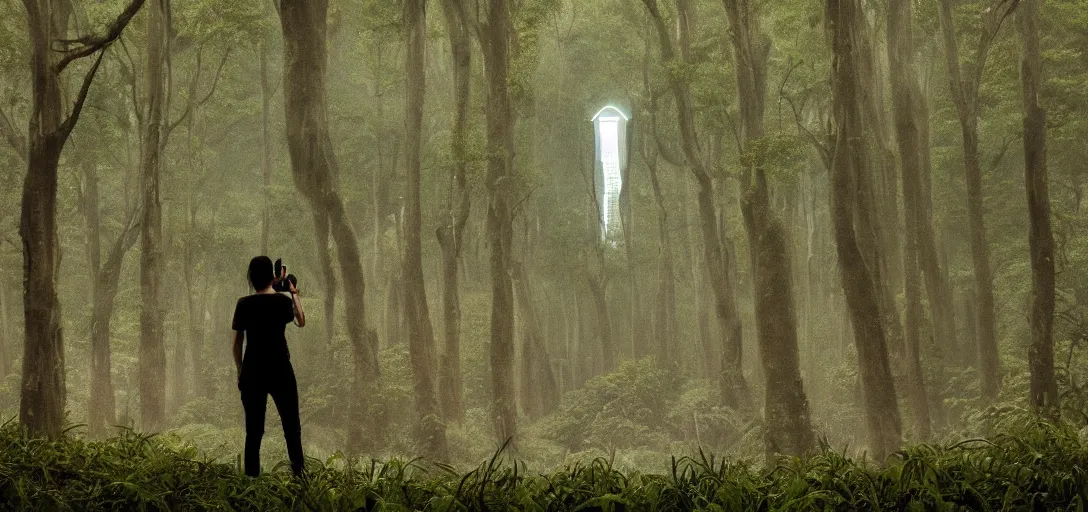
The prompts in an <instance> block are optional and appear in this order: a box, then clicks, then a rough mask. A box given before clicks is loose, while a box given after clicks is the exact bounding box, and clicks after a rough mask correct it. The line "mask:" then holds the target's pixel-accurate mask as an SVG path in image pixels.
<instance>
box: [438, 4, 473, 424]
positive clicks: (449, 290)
mask: <svg viewBox="0 0 1088 512" xmlns="http://www.w3.org/2000/svg"><path fill="white" fill-rule="evenodd" d="M442 12H443V14H444V15H445V18H446V26H447V30H448V31H449V37H450V50H451V55H450V58H451V61H452V67H453V98H454V104H455V110H454V117H453V134H452V136H451V138H452V154H453V160H454V162H453V165H452V166H451V167H450V169H451V171H450V196H449V199H448V203H447V209H446V215H445V223H444V224H442V225H441V226H439V228H438V230H437V232H436V234H437V237H438V245H439V247H440V248H441V250H442V318H443V325H444V327H445V344H446V347H445V351H443V353H442V356H441V360H442V364H441V369H440V370H439V377H438V378H439V386H438V389H439V390H440V392H441V406H442V409H443V415H444V417H445V418H446V419H447V420H452V421H458V422H459V421H461V418H462V416H463V414H464V409H463V406H462V405H461V402H462V397H463V394H464V392H463V390H462V377H461V295H460V290H459V286H460V275H459V274H460V272H459V271H460V265H461V249H462V247H463V246H464V236H465V227H466V226H468V217H469V213H470V208H471V196H470V195H469V189H468V156H467V152H466V145H467V144H468V109H469V103H470V102H471V100H472V89H471V84H472V82H471V78H472V40H471V39H470V37H469V25H468V20H467V18H466V12H465V6H464V3H463V0H443V2H442Z"/></svg>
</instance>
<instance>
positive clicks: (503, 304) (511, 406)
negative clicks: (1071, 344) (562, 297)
mask: <svg viewBox="0 0 1088 512" xmlns="http://www.w3.org/2000/svg"><path fill="white" fill-rule="evenodd" d="M488 6H489V8H488V12H487V23H486V26H484V27H482V28H481V31H480V46H481V47H482V49H483V55H484V66H485V68H486V70H487V80H486V81H487V106H486V109H485V112H486V117H487V145H488V157H487V190H488V205H487V237H488V244H489V245H490V250H491V255H490V267H491V338H490V339H491V354H490V361H491V392H492V398H493V402H494V414H495V434H496V436H497V438H498V441H499V443H504V442H507V441H512V440H513V439H514V437H515V436H516V435H517V423H516V421H517V405H516V404H515V403H514V376H513V374H514V291H513V283H512V282H511V279H510V263H511V252H512V242H513V226H512V223H513V212H512V205H511V201H512V199H513V198H512V197H511V192H512V188H513V181H514V173H513V158H514V112H513V110H512V106H511V103H510V90H509V66H510V30H512V29H513V24H512V23H511V19H510V12H509V10H508V6H507V2H506V1H505V0H489V2H488Z"/></svg>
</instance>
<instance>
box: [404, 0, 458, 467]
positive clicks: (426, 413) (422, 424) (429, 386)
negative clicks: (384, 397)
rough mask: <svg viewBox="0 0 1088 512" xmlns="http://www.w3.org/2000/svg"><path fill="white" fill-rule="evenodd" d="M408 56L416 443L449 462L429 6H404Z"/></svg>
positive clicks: (420, 1) (408, 245) (419, 1)
mask: <svg viewBox="0 0 1088 512" xmlns="http://www.w3.org/2000/svg"><path fill="white" fill-rule="evenodd" d="M404 30H405V33H404V39H405V46H406V47H407V51H406V52H405V78H406V79H405V82H404V84H405V98H406V100H405V103H404V105H405V116H404V117H405V123H404V124H405V139H406V140H405V142H406V146H407V147H406V148H405V149H406V150H407V152H406V153H405V161H406V163H407V169H406V180H405V181H406V185H407V190H406V191H405V192H406V193H405V198H406V205H405V210H406V212H405V219H404V220H405V222H404V235H405V240H404V243H405V250H404V274H405V276H404V288H405V295H406V296H407V300H405V301H404V306H405V307H404V309H405V316H406V317H407V319H408V352H409V358H410V360H411V364H412V384H413V386H412V387H413V390H414V391H415V395H416V397H415V398H416V414H418V415H419V432H418V434H417V437H418V439H419V441H420V443H421V444H422V446H423V452H424V455H425V456H427V457H428V458H430V459H431V460H433V461H443V460H446V459H447V458H448V455H449V450H448V449H447V446H446V425H445V424H444V423H443V422H442V418H441V417H440V411H439V409H438V395H437V394H436V391H435V374H436V372H435V366H436V360H435V353H434V329H433V327H432V326H431V315H430V311H429V308H428V307H427V289H426V284H425V282H424V280H423V248H422V243H423V240H422V231H423V213H422V206H421V205H420V202H421V199H420V189H421V188H422V179H421V177H420V172H421V167H422V163H421V162H420V156H421V151H422V149H423V148H422V145H423V143H422V138H423V104H424V96H425V93H426V90H427V88H426V78H427V77H426V71H425V69H424V66H425V63H426V59H427V56H426V38H427V7H426V0H406V1H405V2H404Z"/></svg>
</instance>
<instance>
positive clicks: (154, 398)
mask: <svg viewBox="0 0 1088 512" xmlns="http://www.w3.org/2000/svg"><path fill="white" fill-rule="evenodd" d="M167 6H168V3H167V0H152V2H151V8H150V9H151V10H150V11H149V12H148V30H147V117H146V118H145V119H144V136H143V151H142V155H141V156H142V158H141V164H140V166H141V174H140V189H141V198H142V203H143V219H142V220H141V222H140V301H141V309H140V351H139V354H140V363H139V387H140V424H141V426H142V427H143V429H144V430H147V431H154V430H158V429H160V428H162V427H163V426H164V424H165V423H166V381H167V379H166V378H165V375H166V348H165V346H164V332H163V320H164V317H165V311H164V308H163V305H162V290H161V284H162V276H163V269H164V267H163V248H162V202H161V199H160V197H159V194H160V189H161V185H160V181H161V177H162V162H161V156H162V148H163V145H164V144H163V142H164V138H165V137H164V133H163V132H164V126H163V103H164V96H165V85H164V84H165V75H164V73H163V61H164V59H165V38H166V37H167V34H166V17H167Z"/></svg>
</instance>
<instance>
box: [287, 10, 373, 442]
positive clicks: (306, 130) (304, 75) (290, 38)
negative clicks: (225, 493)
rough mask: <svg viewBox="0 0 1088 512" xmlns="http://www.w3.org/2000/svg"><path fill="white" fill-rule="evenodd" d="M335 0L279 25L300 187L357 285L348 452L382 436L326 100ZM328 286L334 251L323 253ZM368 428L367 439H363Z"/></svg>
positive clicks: (347, 277) (355, 250) (357, 266)
mask: <svg viewBox="0 0 1088 512" xmlns="http://www.w3.org/2000/svg"><path fill="white" fill-rule="evenodd" d="M328 8H329V5H328V0H280V2H279V10H280V27H281V30H282V31H283V56H284V70H285V71H284V77H283V79H284V87H283V90H284V99H285V109H284V110H285V112H286V126H287V147H288V151H289V153H290V155H291V169H292V172H293V174H294V178H295V187H296V188H298V190H299V192H300V193H301V194H302V196H303V197H305V198H306V200H307V201H308V202H309V203H310V207H311V209H312V211H313V215H314V225H315V227H316V231H317V233H316V235H317V241H318V247H317V250H318V253H319V254H321V255H326V254H329V251H328V250H327V249H328V247H327V245H326V243H327V241H328V239H329V236H330V235H331V237H332V239H333V240H334V241H335V243H336V255H337V258H338V260H339V263H340V275H341V277H342V278H343V279H344V281H345V282H347V283H351V289H350V291H349V290H345V293H344V315H345V317H346V321H347V328H348V339H349V340H350V342H351V348H352V358H353V360H354V365H355V375H354V376H353V388H354V389H353V399H352V403H351V413H350V415H349V416H350V418H349V421H348V450H349V451H352V452H359V451H362V450H365V449H367V448H368V446H367V445H366V444H365V443H366V441H365V440H366V439H376V438H377V433H376V432H374V431H373V430H374V425H375V424H374V421H373V414H370V413H369V412H368V411H367V409H366V403H367V402H366V398H367V397H369V396H373V395H374V394H375V393H376V389H377V380H378V353H377V349H378V347H377V344H378V340H377V334H376V333H375V332H374V331H373V330H372V329H370V328H368V326H367V324H366V302H365V297H366V287H365V282H364V280H363V264H362V260H361V259H360V254H359V244H358V238H357V237H356V236H355V231H354V230H353V229H352V226H351V223H350V221H349V219H348V216H347V212H346V211H345V208H344V201H343V199H342V198H341V197H340V193H339V191H338V190H337V185H336V175H337V169H338V164H337V161H336V155H335V153H334V152H333V147H332V139H331V137H330V136H329V121H328V99H327V97H326V94H327V92H326V87H325V82H326V76H325V75H326V69H327V64H328V63H327V62H326V57H327V49H326V35H327V31H328V21H327V19H326V17H327V14H328ZM322 263H323V265H325V275H326V276H327V277H326V283H325V285H326V286H334V285H335V283H334V282H332V281H331V279H329V277H331V276H330V275H331V274H332V272H331V266H332V261H331V256H327V257H326V256H322ZM364 428H365V430H366V436H365V437H364V435H363V433H364Z"/></svg>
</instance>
